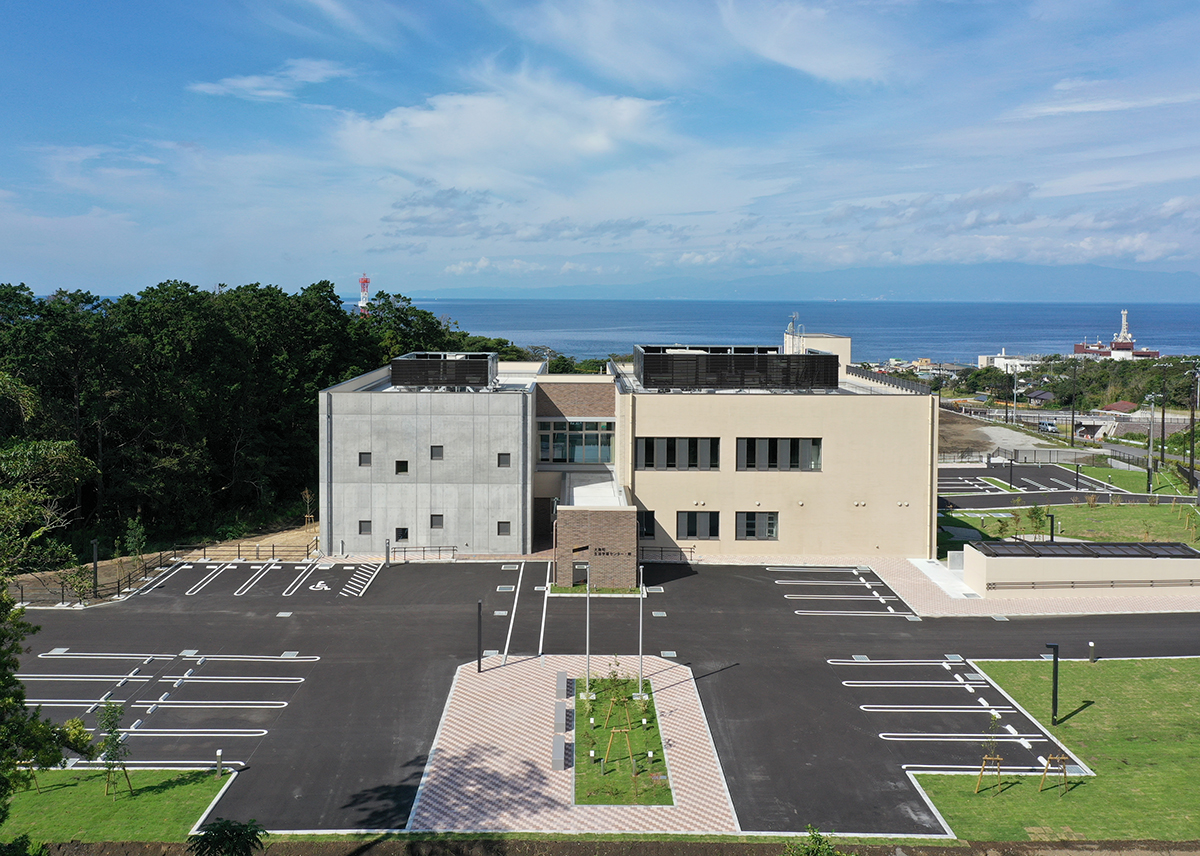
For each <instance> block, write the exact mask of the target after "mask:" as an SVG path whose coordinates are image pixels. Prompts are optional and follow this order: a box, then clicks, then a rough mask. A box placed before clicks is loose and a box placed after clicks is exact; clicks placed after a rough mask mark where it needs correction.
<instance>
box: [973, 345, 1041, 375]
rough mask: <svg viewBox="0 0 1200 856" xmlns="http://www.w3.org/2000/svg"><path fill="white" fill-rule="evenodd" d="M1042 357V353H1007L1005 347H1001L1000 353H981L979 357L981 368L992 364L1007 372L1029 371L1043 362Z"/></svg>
mask: <svg viewBox="0 0 1200 856" xmlns="http://www.w3.org/2000/svg"><path fill="white" fill-rule="evenodd" d="M1041 359H1042V356H1041V354H1027V355H1025V356H1017V355H1015V354H1008V353H1005V349H1004V348H1001V349H1000V353H998V354H983V355H981V356H980V357H979V368H981V369H986V368H988V367H990V366H995V367H996V368H998V369H1000V371H1002V372H1004V373H1005V374H1009V373H1012V372H1027V371H1029V370H1030V369H1032V368H1033V367H1034V366H1035V365H1037V364H1038V363H1039V362H1041Z"/></svg>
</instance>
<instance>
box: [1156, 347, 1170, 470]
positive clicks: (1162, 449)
mask: <svg viewBox="0 0 1200 856" xmlns="http://www.w3.org/2000/svg"><path fill="white" fill-rule="evenodd" d="M1155 367H1156V368H1160V369H1162V370H1163V373H1162V402H1161V404H1162V407H1160V408H1159V411H1160V415H1159V418H1160V419H1161V420H1162V429H1161V430H1160V431H1159V432H1158V465H1159V468H1160V469H1161V468H1162V467H1164V466H1166V463H1167V369H1169V368H1170V367H1171V364H1170V363H1155Z"/></svg>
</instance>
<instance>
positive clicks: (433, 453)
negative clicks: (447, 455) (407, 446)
mask: <svg viewBox="0 0 1200 856" xmlns="http://www.w3.org/2000/svg"><path fill="white" fill-rule="evenodd" d="M443 452H444V450H443V447H441V446H430V447H429V460H431V461H440V460H442V456H443Z"/></svg>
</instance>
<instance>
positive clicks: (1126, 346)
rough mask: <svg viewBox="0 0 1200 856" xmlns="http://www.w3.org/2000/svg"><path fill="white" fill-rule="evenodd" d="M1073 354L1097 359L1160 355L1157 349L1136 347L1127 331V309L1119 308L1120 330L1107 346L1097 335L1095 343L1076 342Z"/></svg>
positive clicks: (1148, 357)
mask: <svg viewBox="0 0 1200 856" xmlns="http://www.w3.org/2000/svg"><path fill="white" fill-rule="evenodd" d="M1075 355H1076V356H1079V357H1091V358H1093V359H1097V360H1154V359H1158V357H1159V356H1161V354H1160V353H1159V352H1158V351H1151V350H1147V349H1145V348H1138V347H1137V340H1136V339H1134V338H1133V335H1132V334H1131V333H1130V332H1129V310H1128V309H1122V310H1121V332H1120V333H1117V334H1115V335H1114V336H1113V338H1112V340H1111V341H1110V342H1109V343H1108V346H1107V347H1105V345H1104V343H1103V342H1101V341H1100V337H1099V336H1097V337H1096V341H1095V343H1088V342H1087V341H1084V342H1080V343H1079V344H1077V345H1076V346H1075Z"/></svg>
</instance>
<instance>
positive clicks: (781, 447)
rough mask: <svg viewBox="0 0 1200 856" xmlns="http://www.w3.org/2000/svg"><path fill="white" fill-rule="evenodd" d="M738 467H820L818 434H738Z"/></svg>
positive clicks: (789, 468) (761, 468) (808, 469)
mask: <svg viewBox="0 0 1200 856" xmlns="http://www.w3.org/2000/svg"><path fill="white" fill-rule="evenodd" d="M737 468H738V469H739V470H790V471H807V472H818V471H820V469H821V438H820V437H738V440H737Z"/></svg>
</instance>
